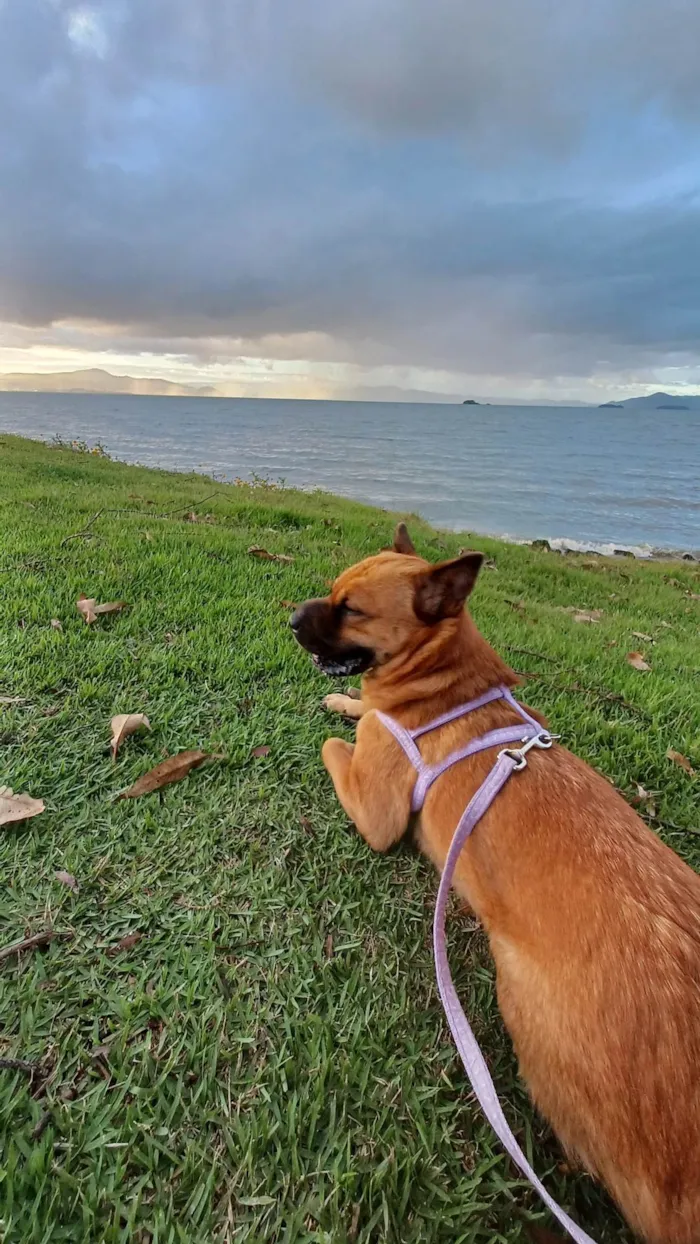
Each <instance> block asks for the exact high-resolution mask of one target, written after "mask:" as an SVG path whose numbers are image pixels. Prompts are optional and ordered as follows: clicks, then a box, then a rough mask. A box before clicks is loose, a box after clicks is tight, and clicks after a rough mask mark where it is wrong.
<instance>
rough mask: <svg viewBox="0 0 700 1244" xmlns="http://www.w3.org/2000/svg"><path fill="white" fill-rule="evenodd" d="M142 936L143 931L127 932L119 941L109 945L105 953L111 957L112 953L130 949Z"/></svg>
mask: <svg viewBox="0 0 700 1244" xmlns="http://www.w3.org/2000/svg"><path fill="white" fill-rule="evenodd" d="M142 937H143V933H127V934H126V936H125V937H123V938H122V939H121V941H119V942H117V944H116V946H110V948H109V950H108V951H107V954H108V955H109V956H110V958H111V957H112V955H118V954H120V952H121V951H122V950H131V948H132V946H135V945H136V943H137V942H140V941H141V938H142Z"/></svg>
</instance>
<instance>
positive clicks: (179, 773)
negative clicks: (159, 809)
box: [117, 750, 222, 799]
mask: <svg viewBox="0 0 700 1244" xmlns="http://www.w3.org/2000/svg"><path fill="white" fill-rule="evenodd" d="M220 759H222V758H221V757H220V756H215V755H211V754H210V753H208V752H200V751H198V750H196V751H187V752H178V753H177V755H176V756H168V758H167V760H161V762H160V764H159V765H156V767H155V769H150V770H149V771H148V773H144V775H143V777H140V778H139V779H138V781H137V782H134V785H133V786H130V787H129V789H128V790H125V791H122V793H121V794H120V795H117V799H137V798H138V797H139V795H150V794H152V792H153V791H155V790H161V788H162V787H163V786H169V785H170V783H171V782H181V781H182V779H183V778H185V777H187V774H188V773H190V772H191V771H192V769H196V768H197V767H198V766H199V765H201V764H203V763H204V761H205V760H220Z"/></svg>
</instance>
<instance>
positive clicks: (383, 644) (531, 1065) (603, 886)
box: [292, 526, 700, 1244]
mask: <svg viewBox="0 0 700 1244" xmlns="http://www.w3.org/2000/svg"><path fill="white" fill-rule="evenodd" d="M394 547H395V551H391V552H384V553H380V554H379V555H378V556H376V557H370V558H367V560H366V561H363V562H360V563H359V564H358V565H356V566H353V567H351V568H350V569H349V570H346V571H345V572H344V573H343V574H341V575H340V577H339V578H338V579H337V580H336V582H335V583H334V584H333V588H332V591H331V594H330V596H329V597H327V598H326V599H324V600H314V601H309V602H307V604H305V605H303V606H302V607H301V608H300V609H299V610H297V612H296V614H295V615H294V617H293V618H292V629H293V630H294V633H295V635H296V637H297V639H298V640H299V642H300V643H301V644H302V645H303V647H305V648H306V649H307V650H309V651H310V652H311V653H312V654H313V655H314V659H315V660H316V663H317V664H318V665H319V666H320V667H321V668H322V669H324V670H326V671H327V672H330V673H333V674H339V675H348V674H352V673H359V672H363V673H364V678H363V685H362V699H361V701H357V700H352V699H350V698H349V697H347V696H342V695H341V696H338V695H334V696H329V697H328V698H327V700H326V705H327V707H329V708H331V709H334V710H338V711H341V712H345V713H346V714H347V715H349V716H354V717H358V718H361V720H360V721H359V724H358V730H357V743H356V745H355V746H354V747H353V746H352V745H351V744H349V743H346V742H344V741H343V740H342V739H328V741H327V742H326V743H325V745H324V748H323V762H324V764H325V766H326V768H327V770H328V772H329V773H330V775H331V778H332V779H333V784H334V786H335V789H336V793H337V795H338V798H339V800H340V802H341V803H342V805H343V807H344V809H345V811H346V812H347V814H348V816H349V817H350V818H351V819H352V820H353V821H354V822H355V824H356V826H357V828H358V829H359V831H360V833H361V834H362V836H363V838H365V839H366V841H367V842H368V843H369V844H370V846H371V847H373V848H374V849H375V850H376V851H386V850H387V849H388V848H389V847H390V846H391V845H392V844H393V843H395V842H397V841H398V840H399V839H400V838H401V837H402V835H403V834H404V832H405V830H406V829H407V827H408V824H409V820H410V819H411V813H410V799H411V792H412V789H413V784H414V781H415V773H414V771H413V769H412V768H411V766H410V764H409V762H408V760H407V758H406V756H405V755H404V753H403V751H402V750H401V748H400V747H399V745H398V744H397V742H396V741H395V739H394V738H393V736H392V735H391V734H390V733H389V731H388V730H386V729H385V727H384V726H383V725H382V723H381V722H380V721H379V720H378V718H377V716H376V713H374V712H372V710H373V709H380V710H382V711H384V712H387V713H389V714H391V715H392V716H393V717H395V718H396V719H397V720H398V721H399V722H400V723H401V724H402V725H404V726H406V727H408V728H409V729H412V728H415V727H417V726H419V725H421V724H426V723H427V722H428V721H430V720H432V719H433V718H435V717H437V716H438V715H439V714H441V713H444V712H445V711H446V710H448V709H450V708H453V707H456V706H457V705H460V704H463V703H465V702H467V701H469V700H471V699H474V698H475V697H477V696H479V695H481V694H482V692H484V691H486V690H488V689H489V688H490V687H494V686H497V685H499V684H503V683H505V684H506V685H508V686H513V685H514V684H515V683H516V682H517V678H516V676H515V674H514V673H513V671H512V670H511V669H509V668H508V666H507V665H505V664H504V662H503V661H502V660H501V658H500V657H499V656H498V655H497V654H496V652H494V650H493V649H492V648H491V647H490V646H489V645H488V643H487V642H486V641H485V639H484V638H483V637H482V636H481V635H480V634H479V632H478V631H477V629H476V627H475V625H474V623H473V621H472V619H471V617H470V616H469V614H468V612H467V611H466V610H465V608H464V603H465V601H466V599H467V597H468V596H469V593H470V592H471V589H472V588H473V586H474V583H475V581H476V577H477V574H478V572H479V567H480V565H481V561H482V558H481V555H480V554H478V553H467V554H465V555H464V556H462V557H459V558H457V559H456V560H455V561H450V562H443V563H442V564H440V565H437V566H430V565H429V564H428V563H427V562H425V561H423V560H422V558H420V557H418V556H416V554H415V550H414V549H413V546H412V544H411V542H410V539H409V537H408V534H407V532H406V530H405V528H404V527H403V526H402V527H399V528H398V529H397V535H396V541H395V546H394ZM528 711H530V710H528ZM515 721H516V716H515V713H514V711H513V710H512V709H511V708H510V707H509V706H508V704H507V703H504V702H503V701H500V700H499V701H495V702H493V703H490V704H488V705H486V706H485V707H483V708H481V709H479V710H478V711H476V712H474V713H473V714H470V715H469V716H467V717H463V718H460V719H459V720H458V721H455V722H453V723H452V724H450V725H447V726H444V727H443V728H442V729H440V730H437V731H435V733H434V734H429V735H427V736H426V737H425V739H422V740H421V750H422V753H423V755H424V758H425V759H426V760H427V761H428V762H429V763H435V762H437V761H438V760H441V759H443V758H444V757H445V756H446V755H447V754H448V753H449V752H451V751H452V750H453V749H454V748H456V747H457V746H458V745H463V744H464V743H466V742H467V741H468V740H469V739H470V738H472V737H474V736H476V735H481V734H483V733H485V732H486V731H487V730H492V729H495V728H497V727H499V726H504V725H512V724H514V723H515ZM494 760H495V754H494V752H493V751H487V752H481V753H479V754H477V755H473V756H471V757H470V758H469V759H468V760H466V761H462V762H461V763H459V764H458V765H456V766H455V767H454V768H452V769H450V770H449V771H448V772H446V773H445V774H443V776H442V777H441V778H439V779H438V781H437V782H436V783H435V785H434V786H433V787H432V788H431V790H430V792H429V794H428V797H427V800H426V802H425V806H424V808H423V811H422V813H421V815H420V819H419V824H418V826H417V833H418V840H419V843H420V845H421V847H422V849H423V851H425V853H426V854H427V855H429V856H430V858H431V859H432V860H433V862H434V863H435V864H436V865H437V867H438V868H439V869H441V868H442V866H443V864H444V861H445V857H446V855H447V850H448V847H449V844H450V840H451V838H452V835H453V832H454V830H455V827H456V826H457V823H458V821H459V818H460V816H461V814H462V812H463V810H464V808H465V805H466V804H467V802H468V800H469V799H470V798H471V796H472V795H473V794H474V792H475V790H476V789H477V787H478V786H479V784H480V783H481V782H482V781H483V779H484V778H485V777H486V775H487V773H488V772H489V770H490V768H491V766H492V765H493V763H494ZM455 886H456V888H457V891H458V892H459V894H460V895H461V896H462V897H463V898H465V899H466V900H467V901H468V903H469V904H470V905H471V907H472V908H473V910H474V911H475V912H476V913H477V914H478V916H479V917H480V919H481V920H482V922H483V924H484V926H485V928H486V931H487V933H488V936H489V940H490V944H491V950H492V953H493V957H494V960H495V963H496V973H497V986H498V1001H499V1005H500V1009H501V1013H502V1015H503V1018H504V1020H505V1023H506V1026H507V1028H508V1030H509V1032H510V1034H511V1037H512V1039H513V1044H514V1046H515V1050H516V1053H517V1056H518V1059H519V1063H520V1070H521V1073H522V1075H523V1076H524V1078H525V1080H526V1082H527V1084H528V1087H529V1090H530V1093H531V1094H532V1097H533V1100H534V1102H535V1103H536V1105H537V1106H538V1107H539V1109H540V1110H541V1111H542V1113H543V1114H544V1115H546V1117H547V1118H548V1119H549V1120H550V1122H551V1124H552V1126H553V1128H554V1129H555V1131H556V1132H557V1135H558V1136H559V1139H560V1141H561V1142H562V1144H563V1146H564V1148H565V1149H566V1151H567V1152H568V1153H569V1154H570V1155H571V1156H572V1157H576V1158H577V1159H578V1160H579V1161H580V1162H582V1163H583V1165H584V1166H585V1167H586V1168H587V1169H588V1170H589V1171H590V1172H591V1173H592V1174H594V1175H596V1176H597V1177H598V1178H599V1179H600V1180H601V1181H602V1182H603V1183H604V1184H605V1185H606V1186H607V1188H608V1189H609V1191H610V1193H611V1194H612V1196H613V1197H614V1198H615V1200H616V1201H617V1202H618V1204H619V1205H620V1207H621V1209H622V1211H623V1213H624V1214H625V1216H626V1218H627V1220H628V1222H629V1223H630V1225H631V1226H632V1227H633V1228H634V1229H635V1230H636V1231H638V1232H639V1233H640V1234H641V1235H642V1236H643V1237H644V1238H645V1239H646V1240H648V1241H650V1242H653V1244H700V878H698V877H697V876H696V874H695V873H694V872H693V871H692V870H691V869H690V868H689V867H688V866H687V865H686V864H684V863H683V862H682V861H681V860H680V859H679V858H678V857H677V856H676V855H675V854H674V853H673V851H671V850H670V849H669V848H668V847H666V846H664V845H663V843H662V842H660V841H659V839H658V838H657V837H656V836H655V835H654V834H653V833H652V832H651V831H650V830H649V829H648V828H647V827H646V825H645V824H644V823H643V822H642V821H641V820H640V819H639V817H638V816H636V814H635V813H634V812H633V811H632V809H631V808H630V807H629V806H628V805H627V804H626V803H625V801H624V800H623V799H622V798H621V797H620V796H619V795H618V794H616V792H615V791H614V790H613V789H612V787H611V786H610V785H609V784H608V783H607V782H606V781H605V779H604V778H602V777H600V776H599V775H598V774H597V773H595V772H594V771H593V770H592V769H590V768H589V767H588V765H586V764H584V763H583V761H581V760H579V759H577V757H575V756H573V755H571V753H570V752H567V751H565V749H564V748H563V747H554V748H553V749H552V751H550V752H547V753H534V752H533V753H530V756H529V757H528V767H527V770H526V771H525V772H523V773H521V774H518V775H517V776H516V777H514V778H512V779H511V780H510V781H509V782H508V783H507V784H506V786H505V787H504V789H503V790H502V791H501V793H500V794H499V795H498V797H497V799H496V800H495V802H494V803H493V804H492V805H491V807H490V809H489V811H488V812H487V813H486V815H485V816H484V818H483V820H481V821H480V822H479V824H478V826H477V827H476V830H475V832H474V834H473V835H472V837H471V838H470V839H469V840H468V842H467V843H466V845H465V847H464V849H463V851H462V853H461V856H460V859H459V863H458V865H457V870H456V873H455Z"/></svg>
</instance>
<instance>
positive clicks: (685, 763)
mask: <svg viewBox="0 0 700 1244" xmlns="http://www.w3.org/2000/svg"><path fill="white" fill-rule="evenodd" d="M666 758H667V759H668V760H672V761H673V763H674V765H680V767H681V769H685V771H686V773H691V774H692V773H695V770H694V768H693V766H692V765H691V763H690V761H689V760H688V757H687V756H682V755H681V753H680V752H674V750H673V748H672V747H669V749H668V751H667V752H666Z"/></svg>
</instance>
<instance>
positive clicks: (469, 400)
mask: <svg viewBox="0 0 700 1244" xmlns="http://www.w3.org/2000/svg"><path fill="white" fill-rule="evenodd" d="M462 405H463V406H481V402H475V401H474V398H473V397H467V398H465V400H464V401H463V402H462Z"/></svg>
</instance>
